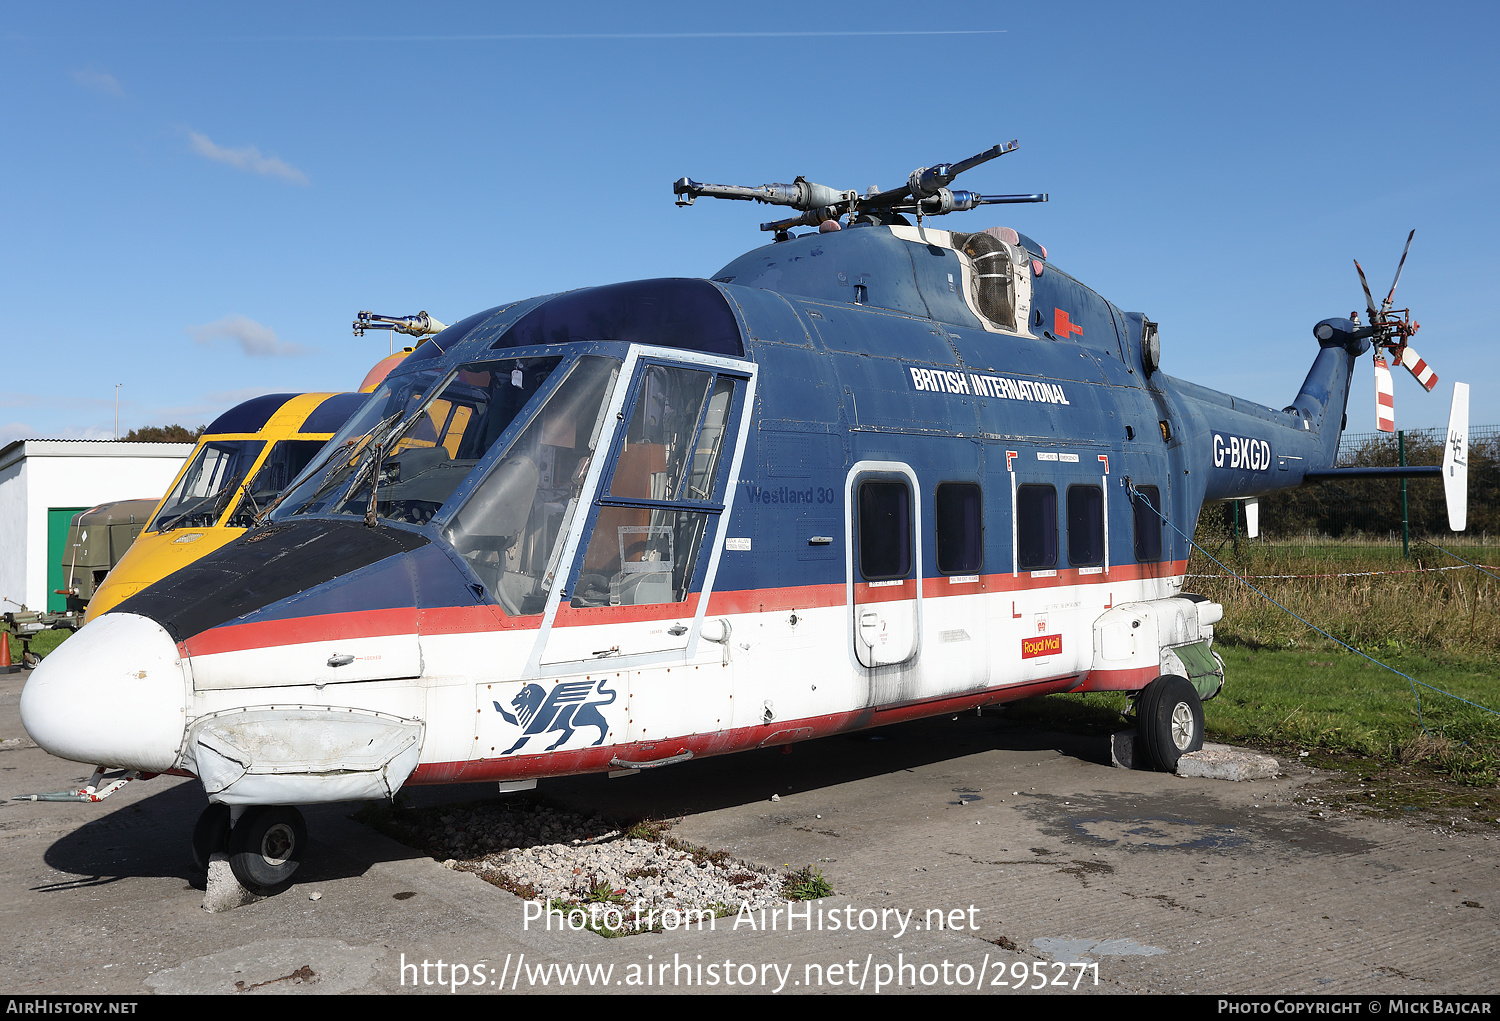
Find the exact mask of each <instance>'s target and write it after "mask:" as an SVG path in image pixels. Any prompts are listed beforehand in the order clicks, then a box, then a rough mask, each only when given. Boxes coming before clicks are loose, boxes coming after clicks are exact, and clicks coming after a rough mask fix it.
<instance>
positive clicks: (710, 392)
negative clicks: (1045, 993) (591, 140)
mask: <svg viewBox="0 0 1500 1021" xmlns="http://www.w3.org/2000/svg"><path fill="white" fill-rule="evenodd" d="M1014 148H1015V143H1014V142H1012V143H1009V144H1008V145H1005V146H995V147H994V148H992V149H990V150H987V151H986V152H984V153H980V154H979V155H977V156H975V157H973V158H971V159H969V160H965V161H963V162H962V163H958V164H945V165H940V166H935V167H924V168H919V169H918V170H917V171H914V172H913V173H912V174H911V175H910V177H909V178H908V180H907V182H906V184H905V185H903V186H902V187H899V188H895V189H891V190H888V191H874V190H873V189H872V191H871V192H870V193H866V194H860V193H857V192H854V191H838V190H835V189H832V188H828V187H825V186H822V185H816V184H812V183H810V182H807V181H805V180H803V179H801V178H799V179H797V181H796V182H795V183H794V184H791V185H767V186H765V187H762V188H734V187H723V186H717V185H705V184H698V183H696V182H693V181H690V180H688V179H686V178H684V179H682V180H680V181H678V182H677V183H676V186H675V192H676V194H677V196H678V203H679V205H686V204H691V203H692V202H693V201H694V200H695V199H696V198H698V197H702V196H708V197H715V198H726V199H741V200H754V201H760V202H765V203H771V204H778V205H783V206H789V207H791V209H792V210H794V211H795V212H796V213H797V214H798V215H796V216H795V217H792V218H791V219H787V220H783V221H780V222H777V223H770V224H764V225H763V229H766V230H770V231H773V232H775V235H776V241H775V242H774V243H772V244H770V245H767V246H765V247H762V248H758V249H756V250H754V251H752V252H749V253H748V254H746V255H743V256H741V257H740V258H738V259H735V260H734V261H733V262H731V263H730V264H729V265H727V266H725V267H724V268H723V269H722V270H720V271H719V272H718V273H716V274H714V275H713V277H712V278H710V279H656V280H642V281H637V282H632V283H621V284H610V285H607V286H602V287H593V288H586V289H583V290H577V291H571V292H567V293H563V294H553V295H546V296H542V297H537V298H529V299H526V300H522V301H513V302H510V303H508V304H504V305H500V306H498V307H495V308H490V309H487V310H485V311H483V312H479V313H477V314H475V315H472V316H469V317H468V318H467V319H464V320H462V321H461V322H459V323H457V324H455V325H453V326H451V327H448V328H446V329H444V330H443V331H442V332H441V333H439V334H437V336H435V337H433V338H432V339H431V340H430V341H429V342H427V343H425V344H423V345H422V346H421V347H419V348H417V349H416V351H414V352H413V353H412V354H411V355H410V356H409V357H407V358H406V359H405V360H404V361H402V362H401V363H400V364H399V365H398V366H397V367H396V368H395V369H393V370H392V371H391V373H390V375H389V376H388V377H387V378H386V380H385V382H384V383H383V385H382V386H381V387H380V389H379V390H378V391H377V392H376V393H374V394H373V395H372V396H371V397H370V399H369V400H368V402H367V403H366V404H365V405H364V406H363V408H362V409H361V410H360V411H358V412H356V413H355V415H354V417H353V418H352V419H351V420H350V421H349V423H348V424H347V425H346V426H345V428H344V429H343V430H342V431H341V432H340V433H338V434H337V435H335V437H334V438H333V439H332V440H331V441H330V442H329V443H328V445H327V446H326V447H325V448H324V449H323V451H322V452H321V453H320V454H319V455H318V457H316V458H315V459H314V460H313V462H312V463H311V464H310V465H309V466H308V468H307V469H306V470H305V471H304V472H303V473H302V474H301V475H300V476H299V478H298V479H297V480H295V481H294V482H293V483H292V485H291V486H290V488H289V489H288V490H287V491H286V492H285V493H284V494H283V495H282V496H281V497H280V499H279V500H278V501H277V503H276V504H275V505H274V507H272V508H270V509H269V510H268V512H267V513H266V514H265V515H263V516H262V518H261V520H260V521H259V523H258V524H257V526H256V527H254V528H252V529H251V530H250V531H249V532H248V533H247V534H245V535H244V536H243V537H241V538H240V539H238V540H236V541H235V542H233V543H232V544H230V545H228V546H226V547H224V548H222V549H220V550H218V551H216V552H214V553H212V554H211V555H209V556H206V557H204V558H203V559H201V560H199V561H197V562H196V563H194V564H192V565H191V566H189V567H187V568H184V569H183V570H181V571H179V572H177V573H176V574H173V575H171V576H169V577H168V578H167V579H165V580H163V581H161V582H160V583H158V584H156V585H154V586H152V587H151V588H148V589H146V590H145V591H143V592H141V593H139V594H138V595H135V596H133V597H132V598H130V599H128V600H127V601H125V602H124V603H122V604H120V605H118V606H117V607H115V608H114V609H113V610H112V611H110V612H108V613H106V614H104V615H103V616H101V617H100V618H98V619H97V620H95V621H93V622H92V623H90V624H89V625H88V626H86V627H85V628H83V629H82V630H81V631H80V632H79V633H78V634H77V635H75V636H74V637H72V638H71V639H69V641H68V642H66V643H65V644H64V645H62V646H61V647H59V648H58V650H57V651H56V652H54V653H53V654H52V655H51V656H49V657H47V658H46V660H44V661H43V663H42V664H41V665H40V666H39V667H38V668H37V669H36V671H35V673H34V674H33V675H32V677H31V679H30V680H29V682H28V683H27V685H26V687H25V690H24V693H23V695H22V698H21V713H22V718H23V721H24V723H25V726H26V729H27V730H28V732H29V733H30V734H31V736H32V737H33V738H34V739H35V740H36V741H37V743H38V744H39V745H41V746H42V747H43V748H45V749H46V750H48V751H49V752H51V753H53V754H55V755H58V756H61V757H63V758H66V759H72V760H76V761H80V762H85V763H92V764H98V765H99V769H98V770H97V771H96V773H95V776H94V778H93V779H92V780H91V781H90V782H89V783H88V784H87V785H86V786H84V787H83V788H80V789H78V790H75V791H69V792H63V793H61V794H58V795H41V796H40V797H48V798H56V799H59V800H61V799H74V800H98V799H99V798H101V797H103V796H104V795H105V794H107V793H108V792H109V791H110V790H113V789H115V788H117V787H118V786H119V785H120V784H122V783H124V782H126V781H127V780H129V779H131V778H136V777H141V776H144V775H147V774H155V773H175V774H180V775H191V776H194V777H196V778H198V779H199V780H200V781H201V782H202V783H203V786H204V788H205V790H206V792H207V794H208V798H209V801H210V806H209V808H208V810H207V811H206V812H205V813H204V815H203V817H202V819H201V820H200V822H199V825H198V828H197V832H196V833H195V836H194V846H195V851H196V853H197V855H198V857H199V859H200V861H206V859H207V858H208V856H209V855H210V854H211V853H213V852H216V851H220V850H227V852H228V853H229V856H230V861H231V865H232V866H233V868H234V871H235V873H236V875H237V876H238V877H239V879H240V880H241V882H243V883H244V884H245V885H246V886H248V887H250V888H252V889H256V890H261V891H270V890H276V889H278V888H280V887H283V886H285V885H286V884H287V883H289V882H290V881H291V878H292V874H293V872H294V871H295V869H296V867H297V863H298V861H299V860H300V858H301V853H302V848H303V846H304V845H305V841H306V830H305V826H304V823H303V821H302V816H301V814H300V813H299V812H298V811H297V809H296V807H295V806H297V805H301V804H308V803H317V802H329V801H345V800H351V799H374V798H384V797H390V796H392V795H393V794H394V793H395V792H396V791H397V790H398V789H399V788H401V787H402V786H403V785H406V784H424V783H452V782H470V781H489V782H499V783H500V785H501V787H502V788H503V789H517V788H520V787H524V786H527V785H531V784H534V783H535V781H536V779H537V778H540V777H549V776H559V775H564V774H573V773H584V772H597V771H609V772H612V773H624V772H630V771H634V770H639V769H646V768H653V767H660V766H667V765H670V764H673V763H680V762H683V761H686V760H689V759H693V758H696V757H701V756H706V755H719V754H725V753H729V752H736V751H741V750H744V749H752V748H762V747H766V746H771V745H781V744H787V743H790V742H795V741H802V740H807V739H810V738H816V737H822V736H825V735H828V734H834V733H838V732H842V731H850V730H857V729H860V728H867V727H875V726H880V725H882V724H886V723H893V722H897V721H901V720H908V719H912V718H916V717H923V716H930V715H935V714H938V713H951V712H955V711H959V710H965V709H971V708H975V707H982V706H987V705H995V704H999V703H1004V702H1008V701H1011V700H1014V699H1019V698H1025V697H1029V696H1033V695H1038V694H1044V693H1050V692H1088V691H1124V692H1128V693H1130V694H1132V695H1133V696H1134V714H1135V717H1136V720H1137V723H1138V728H1139V729H1138V732H1139V741H1140V748H1141V750H1142V751H1143V753H1144V757H1145V758H1146V759H1147V760H1148V761H1149V763H1151V764H1152V765H1154V766H1156V767H1158V768H1161V769H1172V768H1174V767H1175V765H1176V762H1177V759H1178V757H1179V756H1180V755H1182V754H1184V753H1185V752H1188V751H1191V750H1194V749H1197V748H1198V747H1200V745H1201V743H1202V740H1203V710H1202V700H1203V699H1206V698H1211V697H1212V696H1214V695H1215V694H1217V693H1218V691H1219V690H1220V688H1221V686H1222V685H1223V681H1224V678H1223V666H1222V664H1221V663H1220V661H1219V660H1218V657H1217V656H1216V654H1215V653H1214V651H1213V649H1212V647H1211V642H1212V639H1213V626H1214V623H1215V622H1216V621H1217V620H1218V619H1219V618H1220V615H1221V613H1222V608H1221V607H1220V606H1219V605H1217V604H1215V603H1213V602H1211V601H1208V600H1206V599H1204V598H1203V597H1200V596H1194V595H1190V594H1188V593H1186V592H1184V590H1183V581H1184V573H1185V569H1186V564H1187V560H1188V552H1189V547H1188V542H1187V539H1186V536H1187V535H1191V534H1192V531H1193V528H1194V525H1195V523H1196V521H1197V519H1198V515H1199V512H1200V510H1201V508H1202V507H1203V505H1204V503H1205V502H1208V501H1221V500H1227V499H1249V498H1254V497H1256V496H1258V495H1261V494H1265V493H1269V492H1271V491H1273V490H1277V489H1281V488H1285V487H1288V486H1296V485H1300V484H1302V483H1303V482H1306V481H1308V480H1312V479H1315V478H1318V477H1322V476H1327V475H1328V474H1329V473H1330V472H1332V471H1334V470H1335V469H1334V468H1333V463H1334V456H1335V453H1336V451H1337V449H1338V444H1339V436H1340V432H1341V430H1342V428H1343V425H1344V422H1345V414H1344V412H1345V405H1346V401H1347V398H1348V392H1349V383H1350V378H1351V375H1352V373H1353V371H1354V366H1355V360H1356V358H1357V357H1358V356H1359V355H1361V354H1363V353H1364V352H1366V351H1367V350H1369V349H1370V348H1371V346H1372V344H1373V345H1374V346H1375V347H1376V351H1377V353H1381V352H1385V351H1389V352H1391V353H1392V354H1394V355H1396V356H1397V357H1398V360H1404V357H1405V352H1406V350H1407V349H1408V348H1409V341H1410V337H1411V333H1412V332H1413V331H1414V329H1415V327H1413V326H1411V325H1410V323H1409V318H1402V316H1403V314H1404V313H1398V312H1393V311H1392V309H1391V307H1390V306H1391V299H1390V297H1389V296H1388V297H1387V299H1386V302H1385V304H1384V306H1383V307H1382V308H1378V309H1377V307H1376V306H1375V303H1374V300H1373V298H1372V299H1370V300H1369V302H1368V305H1369V312H1370V320H1369V322H1368V324H1364V325H1361V324H1360V323H1358V322H1356V321H1355V320H1353V319H1327V320H1324V321H1323V322H1321V323H1318V324H1317V326H1316V327H1315V328H1314V334H1315V339H1316V342H1317V350H1316V355H1315V356H1314V359H1313V364H1312V368H1311V369H1310V370H1309V372H1308V374H1307V378H1306V381H1305V382H1304V383H1303V384H1302V388H1301V390H1300V391H1299V392H1298V393H1297V395H1296V397H1295V398H1294V399H1293V400H1292V401H1291V403H1290V404H1288V405H1287V406H1286V407H1284V408H1281V409H1273V408H1267V407H1262V406H1259V405H1256V404H1253V403H1248V402H1246V401H1243V400H1240V399H1237V398H1233V397H1230V396H1227V395H1225V394H1222V393H1218V392H1215V391H1212V390H1208V389H1206V388H1204V387H1201V386H1196V385H1194V384H1192V383H1189V382H1186V381H1184V380H1180V379H1175V378H1173V377H1171V376H1168V375H1166V374H1165V373H1164V372H1162V371H1161V365H1160V361H1161V357H1160V345H1159V339H1158V334H1157V329H1156V326H1155V324H1153V323H1152V322H1150V321H1149V320H1148V319H1146V317H1145V316H1143V315H1140V314H1138V313H1132V312H1123V311H1121V310H1120V309H1119V308H1117V307H1116V306H1114V305H1113V304H1111V303H1110V302H1108V301H1106V300H1105V299H1104V298H1102V297H1100V296H1099V295H1098V294H1096V293H1095V292H1094V291H1092V290H1090V289H1089V288H1087V287H1086V286H1084V285H1083V284H1081V283H1079V282H1078V281H1076V280H1074V279H1073V278H1072V277H1070V276H1068V275H1067V274H1066V273H1065V272H1063V271H1062V270H1061V269H1059V268H1058V267H1056V266H1055V265H1053V264H1052V263H1050V262H1049V261H1048V259H1047V253H1046V249H1045V248H1043V247H1042V246H1041V245H1040V244H1038V243H1037V242H1035V241H1033V240H1031V239H1030V238H1028V237H1026V236H1024V235H1021V234H1018V233H1016V232H1015V231H1013V230H1009V229H1006V228H994V229H990V230H986V231H981V232H977V233H958V232H950V231H945V230H938V229H934V228H933V227H931V226H930V225H929V223H928V220H929V218H931V217H934V216H938V215H941V214H944V213H947V212H950V211H954V210H962V209H972V208H975V207H977V206H980V205H989V204H1000V203H1005V202H1016V201H1040V200H1045V197H1046V196H1043V195H1024V196H986V195H978V194H976V193H973V192H966V191H961V190H954V189H951V188H950V187H949V185H950V184H951V183H952V182H953V179H954V178H955V177H957V176H958V174H960V173H961V172H963V171H965V170H967V169H970V168H971V167H973V166H976V165H978V164H981V163H983V162H986V161H987V160H990V159H993V158H995V157H997V156H999V155H1002V154H1004V153H1006V152H1010V151H1012V150H1013V149H1014ZM912 219H915V223H913V222H912ZM801 226H806V227H810V228H812V229H811V230H809V231H807V232H804V233H802V234H800V235H798V236H793V234H792V231H793V230H794V229H795V228H798V227H801ZM1403 259H1404V257H1403ZM1367 291H1368V289H1367ZM1392 292H1393V293H1394V284H1393V285H1392ZM1413 354H1414V352H1413ZM1416 362H1417V363H1419V362H1420V359H1417V360H1416ZM1414 364H1415V363H1414ZM1387 379H1388V376H1387ZM1434 381H1435V380H1434ZM1456 394H1457V395H1458V396H1462V397H1464V399H1465V400H1466V396H1465V395H1466V390H1465V389H1464V388H1463V387H1462V385H1460V386H1459V387H1458V388H1456ZM1459 403H1462V402H1459V401H1458V400H1457V399H1456V407H1455V417H1454V424H1453V426H1452V429H1451V432H1452V435H1451V436H1450V441H1451V442H1450V443H1449V446H1448V455H1447V459H1446V461H1445V464H1444V466H1443V467H1442V469H1438V468H1436V467H1433V468H1426V469H1407V470H1406V471H1407V473H1408V474H1436V473H1437V472H1438V471H1439V470H1441V472H1442V474H1443V478H1444V481H1445V483H1448V484H1449V487H1450V491H1451V493H1452V497H1451V500H1452V502H1451V504H1450V506H1452V507H1453V508H1456V515H1457V517H1456V519H1455V521H1456V526H1457V527H1459V528H1462V524H1463V523H1462V520H1461V519H1462V511H1463V500H1464V496H1463V491H1464V450H1465V449H1466V433H1467V411H1466V406H1464V407H1458V406H1457V405H1458V404H1459ZM107 767H108V768H116V769H123V770H126V771H127V772H126V773H125V774H124V775H123V776H121V777H120V778H118V779H116V780H114V782H113V783H110V784H104V783H103V782H102V781H103V778H104V776H105V772H104V771H105V769H106V768H107Z"/></svg>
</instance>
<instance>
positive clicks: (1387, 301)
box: [1380, 227, 1432, 390]
mask: <svg viewBox="0 0 1500 1021" xmlns="http://www.w3.org/2000/svg"><path fill="white" fill-rule="evenodd" d="M1416 236H1417V231H1416V228H1415V227H1414V228H1412V232H1411V233H1410V234H1408V235H1406V248H1405V250H1403V251H1402V253H1401V261H1400V262H1399V263H1397V264H1396V279H1394V280H1392V281H1391V289H1390V292H1389V293H1388V294H1386V296H1385V303H1384V304H1382V305H1381V306H1380V309H1381V311H1382V312H1389V311H1390V310H1391V300H1392V299H1393V298H1395V297H1396V285H1397V284H1399V283H1400V282H1401V270H1402V269H1404V268H1405V267H1406V253H1407V252H1410V251H1411V239H1412V238H1414V237H1416ZM1427 389H1429V390H1431V389H1432V387H1430V386H1429V387H1428V388H1427Z"/></svg>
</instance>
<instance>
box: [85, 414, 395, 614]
mask: <svg viewBox="0 0 1500 1021" xmlns="http://www.w3.org/2000/svg"><path fill="white" fill-rule="evenodd" d="M366 396H367V395H366V394H363V393H336V394H335V393H315V394H286V393H282V394H266V395H265V396H262V397H256V398H253V399H251V400H248V401H246V402H245V403H243V404H240V405H238V406H236V407H234V408H231V409H230V410H228V411H226V412H225V413H224V414H222V415H220V416H219V417H218V418H217V419H215V420H214V422H213V424H212V425H210V426H209V427H208V428H207V429H206V430H205V431H204V433H203V435H202V436H201V437H200V438H199V439H198V445H197V446H196V447H194V448H193V453H192V456H191V457H189V458H188V460H187V463H186V464H185V465H184V466H183V469H182V471H180V472H178V474H177V478H176V479H174V480H173V481H172V487H171V488H170V489H169V490H168V491H167V494H166V496H164V497H162V499H161V501H160V502H159V503H158V504H157V505H156V509H155V510H154V511H153V512H152V515H151V520H150V522H149V523H148V524H147V525H146V527H145V529H144V530H143V531H142V532H141V534H140V536H139V537H138V538H137V539H136V540H135V542H134V543H133V544H132V545H131V547H130V549H129V550H128V551H127V552H126V553H125V555H124V557H122V558H121V559H120V561H119V563H117V564H116V565H115V567H114V569H113V570H111V571H110V572H109V575H108V577H106V578H105V579H104V581H103V582H102V583H101V584H100V585H99V587H98V589H97V590H96V591H95V592H94V597H93V599H91V600H90V601H89V605H88V609H87V611H86V612H85V614H84V622H85V623H87V622H88V621H90V620H93V619H94V618H95V617H97V616H99V615H100V614H102V613H105V612H106V611H108V610H109V609H111V608H112V607H114V606H115V605H116V604H118V603H120V602H122V601H124V600H125V599H127V598H129V597H130V596H133V595H135V594H136V593H137V592H139V591H140V590H141V589H143V588H145V587H146V586H148V585H151V584H153V583H154V582H156V581H158V580H160V579H161V578H164V577H166V576H167V575H169V574H171V573H172V572H174V571H176V570H178V569H180V568H182V567H185V566H186V565H187V564H190V563H192V562H193V561H194V560H197V559H198V558H199V557H201V556H204V555H205V554H207V553H210V552H212V551H213V550H216V549H218V548H219V547H220V546H223V545H225V544H226V543H228V542H230V541H231V540H233V539H234V538H235V537H237V536H239V535H241V534H243V533H244V531H245V530H246V529H248V528H249V527H250V524H251V522H252V521H253V520H254V518H255V516H256V515H257V514H258V513H260V512H261V511H262V510H264V509H265V508H266V507H267V506H268V505H269V504H270V503H271V501H272V500H274V499H275V498H276V496H277V494H279V493H280V492H281V491H282V490H283V489H285V488H286V484H287V483H288V482H290V481H291V480H292V479H293V478H295V477H296V476H297V473H298V472H300V471H301V470H302V469H303V468H304V467H306V466H307V463H308V462H309V461H311V460H312V457H313V455H314V454H316V453H317V452H318V450H319V449H320V448H321V447H322V446H323V444H324V443H326V442H327V441H328V438H329V437H330V436H332V435H333V434H334V433H335V432H337V431H338V430H339V429H340V428H341V427H342V426H343V424H344V423H345V422H346V421H347V420H348V419H349V417H350V416H351V415H352V414H353V413H354V412H355V411H356V410H357V409H358V408H359V406H360V405H361V404H363V403H364V401H365V399H366Z"/></svg>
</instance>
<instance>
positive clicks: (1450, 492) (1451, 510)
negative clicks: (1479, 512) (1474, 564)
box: [1443, 383, 1469, 532]
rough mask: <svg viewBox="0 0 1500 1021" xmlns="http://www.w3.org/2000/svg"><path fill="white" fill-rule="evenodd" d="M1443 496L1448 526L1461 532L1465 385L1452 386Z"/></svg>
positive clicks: (1464, 517)
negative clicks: (1446, 505)
mask: <svg viewBox="0 0 1500 1021" xmlns="http://www.w3.org/2000/svg"><path fill="white" fill-rule="evenodd" d="M1443 496H1445V497H1446V498H1447V502H1448V527H1449V528H1450V529H1452V530H1453V531H1455V532H1462V531H1463V530H1464V527H1465V526H1466V525H1467V524H1468V511H1469V384H1468V383H1454V384H1453V408H1452V410H1451V411H1449V413H1448V442H1447V444H1446V445H1445V446H1444V448H1443Z"/></svg>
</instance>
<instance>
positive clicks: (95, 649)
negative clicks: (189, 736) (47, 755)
mask: <svg viewBox="0 0 1500 1021" xmlns="http://www.w3.org/2000/svg"><path fill="white" fill-rule="evenodd" d="M188 688H189V685H188V680H187V671H186V669H185V667H184V664H183V662H182V657H181V656H180V655H178V652H177V643H176V642H174V641H172V637H171V635H169V634H168V633H167V632H166V630H165V629H164V628H162V626H161V625H160V624H158V623H156V622H155V621H153V620H150V619H148V618H146V617H142V616H139V615H137V614H134V613H107V614H105V615H104V616H102V617H100V618H99V619H97V620H95V621H93V622H92V623H90V624H88V625H87V626H86V627H84V628H81V629H80V630H79V631H78V633H77V634H75V635H73V636H72V637H71V638H69V639H68V640H67V641H65V642H63V643H62V644H61V645H59V646H58V647H57V649H56V650H54V651H53V652H52V653H51V654H50V655H48V656H47V657H46V658H45V659H43V660H42V662H41V663H40V664H38V665H37V667H36V669H35V670H34V671H32V674H31V677H30V678H29V679H28V680H27V681H26V687H25V688H24V689H23V690H22V692H21V723H22V725H23V726H24V727H25V728H26V732H27V733H28V734H30V735H31V738H32V740H34V741H35V742H36V743H37V744H39V745H41V746H42V747H43V748H44V749H46V750H47V751H49V752H51V753H52V754H53V755H56V756H58V757H60V758H64V759H72V760H73V761H75V762H84V763H88V764H89V765H102V766H115V767H120V768H125V769H141V770H146V771H149V772H157V773H159V772H161V771H163V770H166V769H170V768H172V766H173V765H175V764H176V760H177V752H178V750H179V748H180V747H181V745H182V733H183V726H184V721H185V717H186V707H187V704H188Z"/></svg>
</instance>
